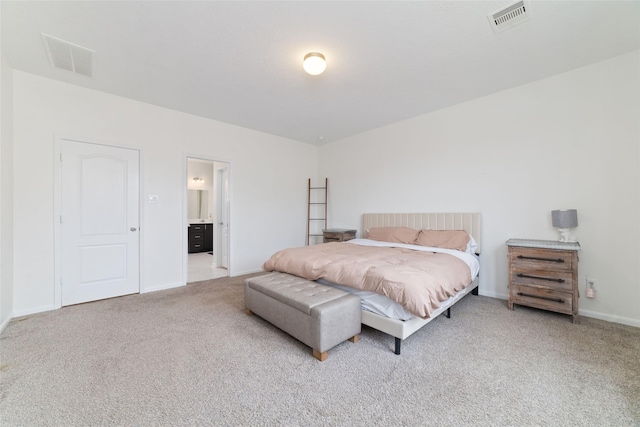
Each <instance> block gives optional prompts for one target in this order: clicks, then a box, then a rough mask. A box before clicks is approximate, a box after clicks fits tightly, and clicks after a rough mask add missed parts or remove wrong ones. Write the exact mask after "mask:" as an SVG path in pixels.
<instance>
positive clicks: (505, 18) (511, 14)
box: [488, 0, 531, 34]
mask: <svg viewBox="0 0 640 427" xmlns="http://www.w3.org/2000/svg"><path fill="white" fill-rule="evenodd" d="M528 10H529V7H528V6H527V4H526V3H525V2H524V0H520V1H519V2H516V3H513V4H512V5H510V6H507V7H506V8H504V9H500V10H498V11H496V12H493V13H490V14H489V15H488V18H489V22H490V23H491V28H493V31H494V32H495V33H496V34H497V33H499V32H502V31H504V30H508V29H509V28H511V27H513V26H514V25H518V24H520V23H522V22H525V21H528V20H529V18H530V17H531V16H530V15H529V11H528Z"/></svg>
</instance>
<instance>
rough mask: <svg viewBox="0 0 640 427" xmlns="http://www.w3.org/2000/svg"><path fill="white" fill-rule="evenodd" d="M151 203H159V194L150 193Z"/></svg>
mask: <svg viewBox="0 0 640 427" xmlns="http://www.w3.org/2000/svg"><path fill="white" fill-rule="evenodd" d="M149 203H158V196H157V195H155V194H149Z"/></svg>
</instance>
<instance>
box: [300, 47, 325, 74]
mask: <svg viewBox="0 0 640 427" xmlns="http://www.w3.org/2000/svg"><path fill="white" fill-rule="evenodd" d="M302 68H304V70H305V71H306V72H307V73H309V74H311V75H312V76H317V75H318V74H322V72H323V71H324V70H325V68H327V62H326V61H325V59H324V55H323V54H321V53H318V52H311V53H307V54H306V55H305V56H304V61H303V62H302Z"/></svg>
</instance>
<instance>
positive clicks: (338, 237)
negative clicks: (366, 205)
mask: <svg viewBox="0 0 640 427" xmlns="http://www.w3.org/2000/svg"><path fill="white" fill-rule="evenodd" d="M355 238H356V230H349V229H345V228H328V229H326V230H322V242H323V243H329V242H346V241H347V240H351V239H355Z"/></svg>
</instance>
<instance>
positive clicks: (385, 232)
mask: <svg viewBox="0 0 640 427" xmlns="http://www.w3.org/2000/svg"><path fill="white" fill-rule="evenodd" d="M418 233H419V230H415V229H413V228H408V227H372V228H370V229H369V236H368V238H369V239H371V240H379V241H381V242H393V243H409V244H413V243H414V242H415V240H416V237H418Z"/></svg>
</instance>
